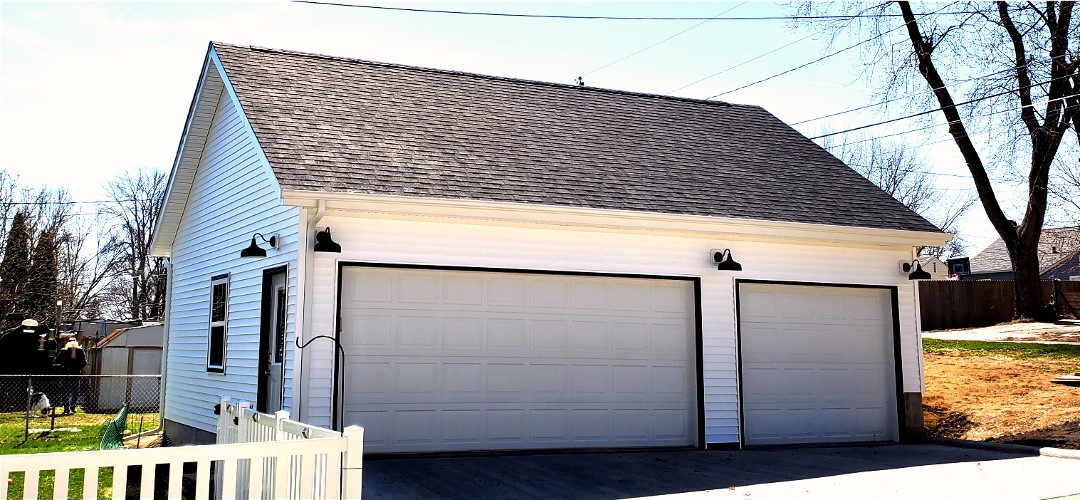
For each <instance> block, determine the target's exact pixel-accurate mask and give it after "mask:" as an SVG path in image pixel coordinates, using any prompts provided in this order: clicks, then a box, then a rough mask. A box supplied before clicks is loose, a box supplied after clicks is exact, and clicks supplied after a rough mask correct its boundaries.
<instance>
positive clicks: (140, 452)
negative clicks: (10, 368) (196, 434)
mask: <svg viewBox="0 0 1080 500" xmlns="http://www.w3.org/2000/svg"><path fill="white" fill-rule="evenodd" d="M220 413H221V415H219V419H218V444H213V445H203V446H178V447H167V448H147V449H130V450H127V449H121V450H105V451H77V452H64V453H38V454H25V455H3V456H0V499H6V498H8V490H9V489H10V488H11V487H12V486H13V485H14V484H15V483H17V482H19V481H21V482H22V490H23V495H22V498H23V499H24V500H31V499H37V498H39V496H38V489H39V484H40V481H41V480H42V479H43V477H42V472H46V471H53V487H52V492H51V494H43V495H42V496H41V497H40V498H41V499H48V498H58V499H59V498H69V496H68V495H69V491H68V483H69V479H70V478H71V477H72V476H73V474H74V475H79V473H78V472H77V471H82V474H81V475H82V476H83V480H82V489H81V496H79V495H78V492H75V495H74V496H76V497H79V498H83V499H84V500H96V499H97V498H98V478H99V477H100V475H101V473H102V470H104V469H111V470H112V484H111V489H112V498H113V500H122V499H126V498H128V497H129V496H128V493H129V492H128V487H129V485H128V467H130V466H141V477H140V479H139V484H138V486H137V487H136V486H134V485H133V486H132V488H133V490H132V492H131V493H132V496H135V497H137V498H139V499H141V500H151V499H153V498H154V497H155V491H156V489H157V488H164V489H165V491H167V498H168V499H169V500H181V498H185V497H187V498H190V497H191V494H192V493H193V494H194V498H195V499H198V500H205V499H209V498H211V490H213V493H214V494H213V498H217V499H223V500H256V499H263V500H276V499H289V500H307V499H312V500H342V499H358V498H360V491H361V489H360V486H361V481H362V478H363V452H364V445H363V443H364V430H363V428H360V427H355V426H350V427H348V428H346V429H345V432H343V433H340V432H336V431H332V430H328V429H322V428H319V427H314V426H309V425H305V424H302V423H300V422H296V421H293V420H289V419H288V415H287V414H286V413H285V412H280V413H278V414H276V415H268V414H262V413H258V412H254V411H251V408H250V405H248V404H247V403H243V402H239V403H235V404H234V403H231V402H230V401H228V400H227V399H223V400H222V404H221V412H220ZM282 441H288V443H287V444H285V443H282ZM185 464H192V465H193V466H194V467H193V468H194V470H195V472H194V475H193V476H192V475H191V474H190V472H189V474H186V475H185V474H184V465H185ZM160 465H166V466H167V469H168V470H167V472H164V477H157V472H158V466H160ZM189 467H190V466H189ZM211 471H213V472H211ZM13 473H21V474H19V475H15V474H13ZM20 476H21V477H20ZM166 478H167V483H166V482H165V479H166ZM211 479H212V481H211ZM9 480H11V481H12V482H11V483H9ZM185 480H186V481H187V482H188V484H189V490H190V489H191V487H192V486H193V492H192V491H188V492H186V494H183V495H182V493H184V492H183V491H182V486H183V484H184V482H185Z"/></svg>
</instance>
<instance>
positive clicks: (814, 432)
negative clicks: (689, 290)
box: [739, 283, 897, 446]
mask: <svg viewBox="0 0 1080 500" xmlns="http://www.w3.org/2000/svg"><path fill="white" fill-rule="evenodd" d="M739 318H740V319H739V335H740V354H741V376H742V383H741V387H742V410H743V440H744V443H745V444H746V445H747V446H755V445H775V444H793V443H824V442H859V441H890V440H895V439H896V438H897V416H896V381H895V379H896V376H895V372H894V361H893V322H892V298H891V294H890V292H889V291H888V290H884V289H877V288H845V287H823V286H799V285H772V284H751V283H743V284H740V285H739Z"/></svg>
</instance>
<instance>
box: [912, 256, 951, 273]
mask: <svg viewBox="0 0 1080 500" xmlns="http://www.w3.org/2000/svg"><path fill="white" fill-rule="evenodd" d="M919 265H921V266H922V269H923V271H926V272H928V273H930V275H931V276H933V277H934V278H933V279H943V278H947V277H948V276H949V266H947V265H946V264H945V263H944V262H942V261H941V259H939V258H937V257H934V256H933V255H923V256H920V257H919Z"/></svg>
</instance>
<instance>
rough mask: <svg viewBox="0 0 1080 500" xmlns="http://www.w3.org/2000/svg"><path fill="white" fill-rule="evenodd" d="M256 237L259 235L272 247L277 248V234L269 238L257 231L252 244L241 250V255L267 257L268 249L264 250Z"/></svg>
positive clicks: (252, 238)
mask: <svg viewBox="0 0 1080 500" xmlns="http://www.w3.org/2000/svg"><path fill="white" fill-rule="evenodd" d="M256 237H258V238H259V239H261V240H263V241H265V242H267V243H269V244H270V248H277V236H276V235H275V236H271V237H270V238H269V239H267V238H266V237H265V236H263V235H262V234H260V233H255V235H254V236H252V237H251V244H250V245H248V247H247V248H245V249H243V250H241V251H240V257H266V250H263V248H262V247H260V246H259V245H258V244H256V243H255V238H256Z"/></svg>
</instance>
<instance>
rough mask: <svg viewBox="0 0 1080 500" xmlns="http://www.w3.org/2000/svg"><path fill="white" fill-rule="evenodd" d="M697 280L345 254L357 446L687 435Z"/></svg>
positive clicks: (636, 442) (694, 411)
mask: <svg viewBox="0 0 1080 500" xmlns="http://www.w3.org/2000/svg"><path fill="white" fill-rule="evenodd" d="M694 289H695V287H694V281H692V280H684V279H653V278H633V277H611V276H596V275H565V274H551V273H523V272H493V271H475V270H452V269H432V268H397V267H369V266H348V265H346V266H344V267H343V268H342V274H341V296H340V310H341V314H340V324H341V332H340V341H341V344H342V346H343V347H344V350H345V362H344V363H342V365H343V368H342V369H343V370H344V374H343V377H342V378H343V389H342V391H341V398H342V401H343V404H344V408H343V413H344V422H345V424H346V425H362V426H364V427H365V428H366V429H367V433H366V434H365V451H366V452H371V453H380V452H432V451H464V450H500V449H537V448H585V447H631V446H694V445H697V444H698V443H699V439H700V438H699V424H698V421H699V418H698V414H699V406H700V404H699V399H698V398H699V396H698V394H699V390H698V387H699V385H700V382H699V381H698V374H697V373H698V371H697V368H696V364H695V360H696V359H697V355H696V354H697V349H698V347H697V346H698V341H697V323H696V320H695V318H696V305H695V304H696V298H695V291H694Z"/></svg>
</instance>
